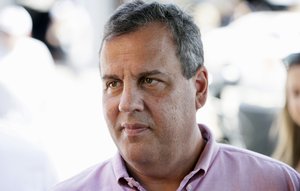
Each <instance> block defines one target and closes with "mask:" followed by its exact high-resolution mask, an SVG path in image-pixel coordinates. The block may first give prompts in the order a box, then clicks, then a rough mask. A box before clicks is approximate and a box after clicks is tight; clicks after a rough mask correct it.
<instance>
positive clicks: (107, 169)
mask: <svg viewBox="0 0 300 191" xmlns="http://www.w3.org/2000/svg"><path fill="white" fill-rule="evenodd" d="M114 177H115V176H114V172H113V166H112V162H111V160H106V161H104V162H102V163H99V164H97V165H94V166H91V167H90V168H88V169H86V170H84V171H83V172H81V173H79V174H78V175H76V176H74V177H71V178H69V179H67V180H65V181H63V182H61V183H59V184H57V185H56V186H55V187H54V188H53V189H51V191H70V190H72V191H81V190H94V189H95V188H98V189H101V188H102V186H103V185H104V183H105V184H106V183H107V182H109V181H112V180H113V179H114ZM100 180H101V181H100ZM102 184H103V185H102ZM91 188H93V189H91Z"/></svg>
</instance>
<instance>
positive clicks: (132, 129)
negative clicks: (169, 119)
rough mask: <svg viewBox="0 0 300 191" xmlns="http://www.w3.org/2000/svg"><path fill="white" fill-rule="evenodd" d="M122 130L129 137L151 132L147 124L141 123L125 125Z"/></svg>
mask: <svg viewBox="0 0 300 191" xmlns="http://www.w3.org/2000/svg"><path fill="white" fill-rule="evenodd" d="M121 130H122V131H123V132H124V133H125V134H126V135H127V136H129V137H134V136H138V135H141V134H143V133H145V132H146V131H148V130H149V127H148V126H147V125H145V124H140V123H133V124H130V123H123V124H122V125H121Z"/></svg>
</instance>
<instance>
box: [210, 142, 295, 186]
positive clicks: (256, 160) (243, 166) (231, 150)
mask: <svg viewBox="0 0 300 191" xmlns="http://www.w3.org/2000/svg"><path fill="white" fill-rule="evenodd" d="M215 162H216V163H218V164H219V165H221V164H220V163H224V165H226V166H224V168H227V170H228V169H231V170H234V171H236V172H242V174H244V175H246V176H248V177H249V176H252V177H255V178H257V179H261V180H268V181H269V182H272V181H276V182H278V183H279V182H281V183H282V184H290V183H293V184H295V186H296V187H297V188H298V189H300V187H299V186H300V175H299V174H298V173H297V172H296V171H295V170H294V169H293V168H291V167H290V166H288V165H286V164H284V163H282V162H280V161H278V160H275V159H273V158H270V157H268V156H265V155H262V154H259V153H256V152H253V151H250V150H246V149H242V148H237V147H233V146H230V145H224V144H220V149H219V151H218V153H217V156H216V161H215ZM268 181H267V182H268Z"/></svg>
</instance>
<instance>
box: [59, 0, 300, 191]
mask: <svg viewBox="0 0 300 191" xmlns="http://www.w3.org/2000/svg"><path fill="white" fill-rule="evenodd" d="M100 73H101V77H102V79H103V108H104V113H105V119H106V122H107V125H108V128H109V130H110V133H111V136H112V138H113V140H114V142H115V143H116V145H117V147H118V150H119V153H118V154H117V155H116V157H115V158H113V159H111V160H109V161H106V162H104V163H102V164H100V165H97V166H94V167H92V168H90V169H88V170H86V171H85V172H83V173H82V174H80V175H78V176H76V177H74V178H71V179H70V180H67V181H65V182H63V183H61V184H59V185H57V187H56V188H54V190H55V191H96V190H101V191H103V190H114V191H115V190H148V191H160V190H162V191H169V190H172V191H174V190H228V191H229V190H230V191H232V190H251V191H257V190H272V191H284V190H294V191H296V190H299V189H300V176H299V174H297V172H295V171H294V170H293V169H291V168H290V167H288V166H286V165H284V164H282V163H280V162H277V161H275V160H272V159H270V158H267V157H264V156H262V155H259V154H256V153H253V152H250V151H245V150H241V149H238V148H233V147H231V146H226V145H222V144H218V143H216V142H215V141H214V140H213V138H212V135H211V132H210V131H209V129H208V128H207V127H205V126H203V125H200V124H199V125H197V123H196V112H197V110H198V109H200V108H201V107H202V106H203V105H204V103H205V101H206V96H207V89H208V78H207V70H206V69H205V67H204V66H203V49H202V42H201V39H200V32H199V30H198V28H197V26H196V25H195V24H194V23H193V21H192V19H191V17H189V16H188V15H187V14H186V13H184V12H182V11H181V10H180V9H178V8H177V7H176V6H174V5H165V4H159V3H149V4H147V3H144V2H143V1H133V2H131V3H126V4H124V5H123V6H121V7H120V8H119V9H118V10H117V11H116V12H115V14H114V15H113V16H112V17H111V18H110V20H109V21H108V23H107V24H106V27H105V32H104V38H103V42H102V46H101V50H100Z"/></svg>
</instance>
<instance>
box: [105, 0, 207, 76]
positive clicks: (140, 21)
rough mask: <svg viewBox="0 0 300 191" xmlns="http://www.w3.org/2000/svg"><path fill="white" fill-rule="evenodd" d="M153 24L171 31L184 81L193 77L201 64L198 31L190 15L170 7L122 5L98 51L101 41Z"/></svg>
mask: <svg viewBox="0 0 300 191" xmlns="http://www.w3.org/2000/svg"><path fill="white" fill-rule="evenodd" d="M154 22H160V23H163V24H165V25H166V26H167V27H168V28H169V29H170V31H171V33H172V37H173V40H174V43H175V45H176V55H177V57H178V58H179V60H180V63H181V68H182V74H183V76H184V77H185V78H187V79H189V78H191V77H192V76H194V75H195V74H196V72H197V70H198V69H199V68H200V67H201V66H202V65H203V63H204V56H203V45H202V41H201V34H200V30H199V28H198V27H197V25H196V24H195V23H194V21H193V19H192V17H191V16H190V15H188V14H187V13H185V12H184V11H183V10H181V9H180V8H179V7H177V6H175V5H173V4H161V3H158V2H152V3H146V2H144V1H142V0H135V1H131V2H128V3H124V4H123V5H121V6H120V7H119V8H118V9H117V10H116V11H115V13H114V14H113V15H112V16H111V17H110V19H109V20H108V22H107V23H106V25H105V28H104V34H103V39H102V45H101V48H100V51H101V49H102V46H103V42H104V41H106V40H109V39H111V38H113V37H116V36H120V35H123V34H128V33H130V32H134V31H137V30H138V29H139V28H141V27H142V26H145V25H147V24H150V23H154Z"/></svg>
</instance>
